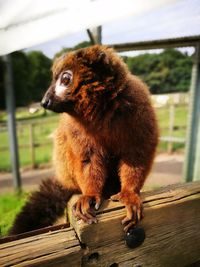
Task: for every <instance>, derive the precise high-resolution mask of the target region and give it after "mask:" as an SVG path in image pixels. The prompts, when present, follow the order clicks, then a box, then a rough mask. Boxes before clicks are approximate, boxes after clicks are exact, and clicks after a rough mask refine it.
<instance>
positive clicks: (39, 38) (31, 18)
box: [0, 0, 180, 55]
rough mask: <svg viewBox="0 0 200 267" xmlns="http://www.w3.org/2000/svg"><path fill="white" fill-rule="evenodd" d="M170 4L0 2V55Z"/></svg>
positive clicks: (166, 0)
mask: <svg viewBox="0 0 200 267" xmlns="http://www.w3.org/2000/svg"><path fill="white" fill-rule="evenodd" d="M179 1H180V0H179ZM172 2H177V0H153V1H149V0H144V1H141V0H123V1H122V0H96V1H89V0H80V1H79V0H57V1H55V0H42V1H41V0H6V1H5V0H0V40H1V41H0V55H5V54H8V53H11V52H13V51H16V50H20V49H24V48H28V47H31V46H34V45H37V44H40V43H43V42H47V41H50V40H53V39H56V38H59V37H61V36H64V35H67V34H71V33H75V32H77V31H80V30H83V29H87V28H91V27H95V26H98V25H103V24H104V23H107V22H111V21H113V20H116V19H119V18H127V17H128V16H137V15H141V14H143V13H145V12H149V11H151V10H153V9H156V8H158V7H161V6H164V5H166V4H170V3H172ZM147 25H148V21H147Z"/></svg>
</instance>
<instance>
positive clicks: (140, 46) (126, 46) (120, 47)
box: [109, 35, 200, 52]
mask: <svg viewBox="0 0 200 267" xmlns="http://www.w3.org/2000/svg"><path fill="white" fill-rule="evenodd" d="M198 42H200V36H199V35H198V36H190V37H179V38H171V39H163V40H151V41H141V42H134V43H122V44H113V45H109V46H111V47H113V48H114V49H115V50H116V51H118V52H125V51H133V50H149V49H160V48H173V47H189V46H196V45H197V43H198Z"/></svg>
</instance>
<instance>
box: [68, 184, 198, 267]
mask: <svg viewBox="0 0 200 267" xmlns="http://www.w3.org/2000/svg"><path fill="white" fill-rule="evenodd" d="M142 198H143V201H144V214H145V218H144V219H143V221H142V223H141V224H140V226H142V227H143V228H144V230H145V232H146V239H145V241H144V243H143V244H142V245H141V246H139V247H138V248H136V249H130V248H128V247H127V246H126V245H125V243H124V232H123V230H122V225H121V219H122V218H123V216H124V215H125V209H124V206H123V205H122V204H120V203H115V202H111V201H105V202H104V203H103V206H102V208H101V209H100V210H99V212H98V213H97V219H98V223H97V224H93V225H87V224H85V223H83V222H81V223H80V222H77V221H76V219H75V218H74V217H73V215H72V213H71V210H72V205H73V204H74V202H75V201H76V200H77V196H74V197H73V198H72V199H71V201H70V203H69V206H68V210H69V212H70V215H69V217H70V222H71V225H72V226H73V227H74V229H75V231H76V233H77V235H78V237H79V239H80V241H81V242H82V243H84V244H85V245H86V247H87V249H88V254H87V255H86V256H84V258H83V265H82V266H120V267H122V266H144V267H145V266H148V267H158V266H165V267H179V266H180V267H182V266H186V265H189V264H192V263H194V262H197V261H198V260H200V253H199V251H200V242H199V240H200V182H198V183H197V182H195V183H189V184H181V185H175V186H174V185H173V186H169V187H167V188H164V189H161V190H158V191H153V192H150V193H143V194H142ZM91 259H92V260H91ZM112 264H113V265H112ZM114 264H117V265H114Z"/></svg>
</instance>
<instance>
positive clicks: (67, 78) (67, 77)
mask: <svg viewBox="0 0 200 267" xmlns="http://www.w3.org/2000/svg"><path fill="white" fill-rule="evenodd" d="M71 80H72V72H71V71H65V72H64V73H63V74H62V76H61V79H60V84H62V85H65V86H67V85H69V84H70V82H71Z"/></svg>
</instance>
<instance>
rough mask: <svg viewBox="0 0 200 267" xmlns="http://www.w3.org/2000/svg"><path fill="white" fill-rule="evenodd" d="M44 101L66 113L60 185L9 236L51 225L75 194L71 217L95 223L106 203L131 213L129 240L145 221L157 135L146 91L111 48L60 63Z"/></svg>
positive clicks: (57, 145) (34, 203) (54, 182)
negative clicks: (146, 189)
mask: <svg viewBox="0 0 200 267" xmlns="http://www.w3.org/2000/svg"><path fill="white" fill-rule="evenodd" d="M52 72H53V80H52V83H51V85H50V87H49V89H48V90H47V92H46V93H45V95H44V97H43V99H42V102H41V104H42V106H43V107H44V108H45V109H49V110H52V111H54V112H58V113H61V115H60V121H59V126H58V128H57V130H56V134H55V137H54V153H53V159H54V167H55V178H54V179H49V180H48V181H44V182H43V183H42V185H41V187H40V190H39V191H38V192H35V193H33V194H32V196H31V197H30V199H29V200H28V202H27V203H26V205H25V206H24V208H23V209H22V211H21V213H20V214H19V215H18V217H17V218H16V220H15V223H14V225H13V227H12V229H11V231H10V233H12V234H16V233H20V232H24V231H28V230H33V229H37V228H40V227H44V226H48V225H51V224H53V223H54V221H55V220H56V218H57V216H59V215H61V214H62V213H63V212H64V209H65V206H66V204H67V201H68V200H69V199H70V197H71V196H72V195H73V194H75V193H80V194H81V196H80V198H79V200H78V201H77V203H76V204H75V205H74V207H73V210H74V215H75V216H76V217H77V219H82V220H83V221H84V222H87V223H94V222H96V216H95V210H97V209H98V208H99V206H100V204H101V202H102V200H103V199H104V198H111V200H113V201H121V202H122V203H123V204H124V205H125V207H126V217H125V218H123V220H122V224H123V227H124V230H125V232H127V230H128V229H129V228H130V227H132V226H133V225H135V224H137V222H139V221H140V220H141V218H142V217H143V210H142V201H141V198H140V190H141V188H142V186H143V184H144V181H145V179H146V177H147V175H148V173H149V171H150V169H151V166H152V162H153V159H154V155H155V151H156V146H157V143H158V127H157V120H156V116H155V112H154V109H153V107H152V104H151V100H150V94H149V90H148V88H147V86H146V85H145V84H144V83H143V82H142V81H141V80H140V79H139V78H138V77H136V76H134V75H132V74H131V73H130V71H129V70H128V68H127V66H126V64H125V63H124V62H123V60H122V59H121V58H120V57H119V56H118V54H117V53H116V52H114V50H113V49H112V48H109V47H106V46H102V45H94V46H91V47H88V48H83V49H80V50H77V51H74V52H69V53H66V54H64V55H63V56H61V57H60V58H58V59H56V60H55V62H54V64H53V67H52Z"/></svg>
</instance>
